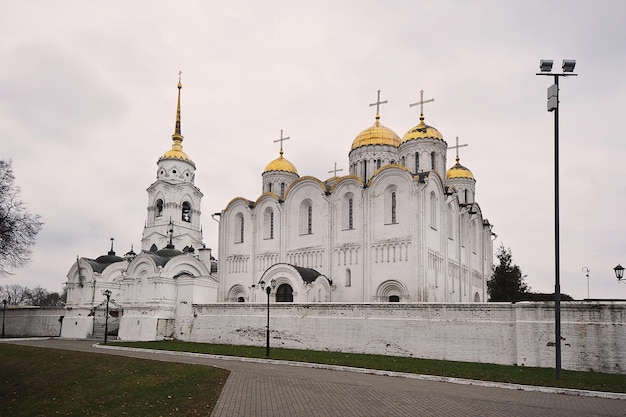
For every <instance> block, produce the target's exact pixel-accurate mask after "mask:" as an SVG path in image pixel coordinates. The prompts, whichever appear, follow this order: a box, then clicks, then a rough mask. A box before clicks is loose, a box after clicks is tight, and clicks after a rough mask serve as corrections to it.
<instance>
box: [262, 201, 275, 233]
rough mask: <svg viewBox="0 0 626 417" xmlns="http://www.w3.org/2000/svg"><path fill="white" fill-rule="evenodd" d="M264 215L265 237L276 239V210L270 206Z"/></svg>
mask: <svg viewBox="0 0 626 417" xmlns="http://www.w3.org/2000/svg"><path fill="white" fill-rule="evenodd" d="M263 217H264V218H263V223H264V224H263V229H264V233H263V235H264V236H263V237H264V238H265V239H274V211H273V210H272V209H271V208H269V207H268V208H266V209H265V215H264V216H263Z"/></svg>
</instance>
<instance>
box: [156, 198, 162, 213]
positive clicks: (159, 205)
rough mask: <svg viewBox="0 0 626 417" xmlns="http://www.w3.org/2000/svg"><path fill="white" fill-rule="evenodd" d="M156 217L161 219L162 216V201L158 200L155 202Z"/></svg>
mask: <svg viewBox="0 0 626 417" xmlns="http://www.w3.org/2000/svg"><path fill="white" fill-rule="evenodd" d="M155 206H156V216H157V217H161V216H162V215H163V200H161V199H160V198H159V199H158V200H157V201H156V204H155Z"/></svg>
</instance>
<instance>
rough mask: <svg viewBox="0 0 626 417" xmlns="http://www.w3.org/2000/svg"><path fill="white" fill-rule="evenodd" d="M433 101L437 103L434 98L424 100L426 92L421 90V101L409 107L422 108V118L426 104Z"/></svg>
mask: <svg viewBox="0 0 626 417" xmlns="http://www.w3.org/2000/svg"><path fill="white" fill-rule="evenodd" d="M433 101H435V99H434V98H430V99H428V100H424V90H420V101H418V102H417V103H412V104H409V107H413V106H417V105H419V106H420V117H423V116H424V104H426V103H432V102H433Z"/></svg>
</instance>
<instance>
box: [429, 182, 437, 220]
mask: <svg viewBox="0 0 626 417" xmlns="http://www.w3.org/2000/svg"><path fill="white" fill-rule="evenodd" d="M430 227H432V228H433V229H437V196H436V195H435V192H434V191H431V193H430Z"/></svg>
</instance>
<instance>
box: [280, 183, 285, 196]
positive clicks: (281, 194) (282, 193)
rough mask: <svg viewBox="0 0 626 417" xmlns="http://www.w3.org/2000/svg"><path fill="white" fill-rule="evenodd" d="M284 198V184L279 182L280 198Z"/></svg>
mask: <svg viewBox="0 0 626 417" xmlns="http://www.w3.org/2000/svg"><path fill="white" fill-rule="evenodd" d="M284 196H285V183H284V182H281V183H280V198H283V197H284Z"/></svg>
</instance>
